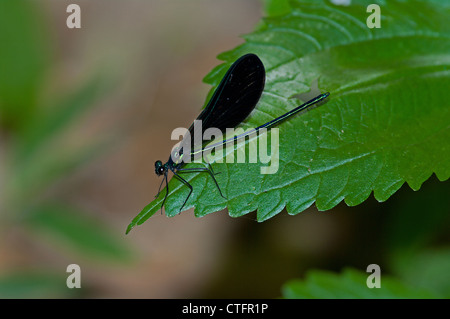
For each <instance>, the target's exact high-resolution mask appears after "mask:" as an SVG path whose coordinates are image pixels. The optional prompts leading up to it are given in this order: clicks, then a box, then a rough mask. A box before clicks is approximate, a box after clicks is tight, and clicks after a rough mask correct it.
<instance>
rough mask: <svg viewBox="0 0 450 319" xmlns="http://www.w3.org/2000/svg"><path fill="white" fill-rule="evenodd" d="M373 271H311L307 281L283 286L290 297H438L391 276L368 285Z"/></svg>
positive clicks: (297, 281)
mask: <svg viewBox="0 0 450 319" xmlns="http://www.w3.org/2000/svg"><path fill="white" fill-rule="evenodd" d="M369 276H370V273H364V272H362V271H359V270H354V269H345V270H344V271H343V272H342V274H334V273H331V272H326V271H319V270H313V271H310V272H309V273H308V274H307V275H306V278H305V279H304V280H291V281H289V282H287V283H286V284H285V285H284V286H283V288H282V291H283V297H284V298H288V299H379V298H389V299H393V298H401V299H405V298H436V297H437V296H436V295H434V294H433V293H431V292H428V291H426V290H423V289H417V288H414V287H412V286H408V285H405V284H403V283H402V282H401V281H399V280H397V279H394V278H391V277H389V276H384V275H382V276H381V281H380V282H381V287H380V288H369V287H367V284H366V281H367V278H368V277H369Z"/></svg>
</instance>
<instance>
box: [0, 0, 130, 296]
mask: <svg viewBox="0 0 450 319" xmlns="http://www.w3.org/2000/svg"><path fill="white" fill-rule="evenodd" d="M49 31H50V30H49V29H48V26H47V24H46V20H45V16H44V15H43V13H42V12H41V10H40V8H39V5H38V3H37V2H35V1H26V0H17V1H0V43H1V46H2V49H1V50H0V70H1V72H0V134H1V136H0V137H1V138H2V139H3V140H4V143H3V144H2V145H1V146H2V150H1V152H2V154H1V155H2V157H3V158H4V162H5V165H6V167H5V169H4V171H5V174H6V176H4V178H3V179H2V181H1V183H2V184H3V185H2V189H3V191H2V193H1V194H0V214H1V215H0V220H1V223H2V230H3V232H5V231H7V230H8V229H9V228H10V227H11V226H12V225H19V226H20V227H24V229H26V230H27V232H26V234H27V236H31V237H32V238H34V240H38V241H41V242H42V243H46V244H48V245H50V247H51V248H52V249H55V250H57V251H58V253H61V254H63V255H64V254H65V255H68V256H72V257H73V256H78V258H84V257H87V256H88V257H89V258H91V259H92V258H94V259H95V260H98V261H102V260H103V261H108V262H127V261H129V260H130V257H131V251H130V249H129V248H128V247H125V246H124V245H123V243H121V242H119V241H118V239H117V236H116V235H113V234H112V232H111V230H110V228H109V227H107V226H106V225H105V223H104V222H100V221H99V220H97V219H96V218H93V216H92V214H91V213H89V212H84V211H82V210H81V209H79V208H77V207H72V206H71V205H70V204H67V203H63V202H59V201H58V199H56V198H52V197H51V196H48V195H46V192H47V191H48V189H49V188H50V187H51V186H52V185H54V183H55V182H57V181H58V180H60V179H62V178H64V177H66V176H68V175H69V174H71V173H72V172H73V171H74V169H75V168H77V167H79V166H80V165H82V164H83V163H85V162H86V161H87V160H88V159H91V158H92V157H94V156H96V155H98V154H100V153H101V152H102V151H104V150H105V147H104V146H105V145H107V141H106V140H104V141H102V140H100V141H98V142H95V141H89V142H87V143H83V145H82V146H80V147H78V148H70V149H67V148H66V147H65V142H64V140H63V138H61V137H63V136H64V134H66V133H67V131H68V129H69V128H70V126H71V124H74V123H76V121H77V119H79V118H80V115H81V114H83V113H85V112H86V111H88V110H90V109H92V108H93V107H94V105H95V103H96V101H97V100H99V98H100V97H101V96H102V95H103V94H104V93H105V92H106V90H107V89H108V83H106V81H105V79H104V78H103V77H101V76H93V77H92V78H91V79H88V80H86V81H85V83H84V84H82V85H81V86H80V87H78V88H77V86H78V85H73V88H74V89H72V91H71V92H67V93H65V94H61V95H62V97H58V98H55V97H48V98H44V94H43V92H44V91H45V89H46V85H48V83H49V80H50V79H49V76H50V75H51V74H52V73H51V71H52V70H53V68H56V67H57V66H58V61H57V60H55V54H54V52H53V49H54V46H53V41H52V38H51V36H50V35H51V32H49ZM54 243H57V244H56V245H55V244H54ZM58 245H59V246H58ZM64 273H65V269H59V268H58V269H55V271H54V273H49V272H48V269H47V270H46V272H45V273H44V274H43V272H42V271H39V270H36V269H33V268H32V267H30V269H21V270H19V271H14V272H12V273H11V274H8V273H3V274H1V275H0V297H48V296H53V297H56V296H61V295H70V296H76V295H78V294H80V292H73V291H72V292H70V290H69V289H67V288H66V287H65V277H63V276H64Z"/></svg>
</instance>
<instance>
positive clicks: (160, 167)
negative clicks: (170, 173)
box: [155, 161, 166, 176]
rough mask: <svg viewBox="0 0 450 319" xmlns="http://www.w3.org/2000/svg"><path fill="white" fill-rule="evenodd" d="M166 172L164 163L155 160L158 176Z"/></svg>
mask: <svg viewBox="0 0 450 319" xmlns="http://www.w3.org/2000/svg"><path fill="white" fill-rule="evenodd" d="M165 172H166V167H165V166H164V165H163V163H162V162H161V161H156V162H155V173H156V175H158V176H161V175H163V174H164V173H165Z"/></svg>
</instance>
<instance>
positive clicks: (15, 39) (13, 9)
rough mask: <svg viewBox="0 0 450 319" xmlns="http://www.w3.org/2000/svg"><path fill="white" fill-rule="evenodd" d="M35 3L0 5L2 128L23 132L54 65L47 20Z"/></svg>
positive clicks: (17, 1)
mask: <svg viewBox="0 0 450 319" xmlns="http://www.w3.org/2000/svg"><path fill="white" fill-rule="evenodd" d="M38 9H39V6H38V4H36V3H33V1H25V0H16V1H0V43H1V45H2V49H1V50H0V70H1V71H0V125H1V126H6V127H7V128H11V129H13V130H22V129H24V128H25V127H26V125H27V124H28V122H29V121H30V119H32V118H33V115H34V114H35V113H36V106H37V97H38V92H39V90H40V88H41V82H42V80H43V78H44V76H45V71H46V69H47V67H48V65H49V61H50V50H49V48H50V43H49V39H48V36H47V35H48V30H46V26H45V20H44V19H43V17H41V15H40V13H39V10H38Z"/></svg>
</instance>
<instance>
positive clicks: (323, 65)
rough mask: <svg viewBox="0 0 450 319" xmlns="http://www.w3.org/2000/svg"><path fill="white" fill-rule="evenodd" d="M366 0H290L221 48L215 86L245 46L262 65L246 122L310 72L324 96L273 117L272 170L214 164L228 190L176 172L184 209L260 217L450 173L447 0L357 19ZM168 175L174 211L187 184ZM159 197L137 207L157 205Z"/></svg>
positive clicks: (276, 109)
mask: <svg viewBox="0 0 450 319" xmlns="http://www.w3.org/2000/svg"><path fill="white" fill-rule="evenodd" d="M375 2H376V1H375ZM369 3H370V2H368V1H352V5H350V6H335V5H333V4H331V3H330V2H329V1H291V2H290V5H291V7H292V11H291V12H290V13H289V14H287V15H283V16H280V17H270V18H267V19H265V20H264V22H265V26H264V27H263V28H260V29H258V31H256V32H254V33H251V34H248V35H246V36H244V38H245V40H246V42H245V43H244V44H243V45H241V46H239V47H237V48H235V49H234V50H232V51H229V52H225V53H222V54H221V55H220V56H219V58H220V59H222V60H225V61H226V62H225V63H224V64H223V65H220V66H218V67H216V68H215V69H213V71H212V72H211V73H210V74H209V75H208V76H206V77H205V81H206V82H207V83H210V84H212V85H213V86H217V85H218V83H219V82H220V80H221V77H222V76H223V74H224V73H225V71H226V69H227V68H228V67H229V66H230V65H231V63H232V62H234V61H235V60H236V59H237V58H239V57H240V56H242V55H243V54H245V53H249V52H252V53H256V54H257V55H258V56H260V58H261V59H262V61H263V63H264V65H265V68H266V71H267V76H266V87H265V91H264V93H263V96H262V98H261V100H260V102H259V104H258V105H257V108H256V110H255V111H254V112H253V113H252V114H251V116H250V117H249V119H248V120H247V121H246V122H245V123H244V124H243V125H244V126H246V127H248V126H252V127H256V126H259V125H261V124H264V123H266V122H268V121H270V120H271V119H274V118H276V117H277V116H280V115H282V114H284V113H285V112H287V111H288V110H290V109H292V108H293V107H295V106H296V105H299V104H300V103H301V102H300V101H298V100H297V99H295V98H292V97H294V96H297V95H299V94H302V93H305V92H307V91H309V90H310V89H309V88H310V87H311V84H312V83H313V82H314V81H315V80H318V87H319V89H320V90H321V91H322V92H324V91H329V92H330V93H331V96H330V97H329V99H328V102H327V103H326V104H325V105H322V106H320V107H317V108H315V109H312V110H310V111H309V112H307V113H306V114H303V115H298V116H295V117H294V118H291V119H289V120H288V121H286V122H284V123H282V124H280V125H279V126H278V128H279V130H280V142H279V143H280V148H279V161H280V162H279V170H278V172H277V173H276V174H272V175H262V174H261V173H260V166H262V164H235V163H227V164H213V168H214V171H215V172H221V173H222V174H221V175H219V176H218V178H217V180H218V183H219V185H220V186H221V189H222V191H223V192H224V193H225V194H226V196H227V200H224V199H223V198H221V196H220V194H219V192H218V191H217V189H216V187H215V185H214V183H213V182H212V181H211V179H210V178H208V176H205V175H206V174H204V173H199V174H191V176H189V177H188V176H187V174H185V176H186V179H187V180H188V182H189V183H190V184H191V185H192V186H193V189H194V192H193V194H192V196H191V197H190V199H189V201H188V202H187V204H186V206H185V207H184V208H185V209H188V208H191V207H195V215H196V216H204V215H206V214H209V213H212V212H215V211H218V210H221V209H224V208H226V207H228V211H229V214H230V216H241V215H243V214H246V213H248V212H250V211H252V210H257V212H258V213H257V218H258V221H264V220H266V219H268V218H270V217H272V216H274V215H276V214H278V213H279V212H280V211H282V210H283V208H284V207H286V209H287V212H288V213H289V214H292V215H294V214H298V213H300V212H301V211H303V210H305V209H306V208H308V207H309V206H310V205H312V204H313V203H315V205H316V207H317V208H318V209H319V210H322V211H323V210H329V209H331V208H333V207H334V206H336V205H337V204H339V203H340V202H341V201H345V203H347V204H348V205H350V206H354V205H358V204H360V203H362V202H363V201H365V200H366V199H367V198H368V197H369V196H370V194H371V193H372V192H373V194H374V197H375V198H376V199H377V200H378V201H385V200H387V199H388V198H389V197H390V196H391V195H392V194H394V193H395V192H396V191H397V190H398V189H399V188H400V187H401V186H402V185H403V184H404V183H405V182H406V183H408V184H409V186H410V187H411V188H412V189H413V190H418V189H419V188H420V187H421V185H422V183H423V182H424V181H425V180H427V179H428V178H429V177H430V176H431V175H432V174H433V173H434V174H435V175H436V176H437V178H438V179H439V180H441V181H444V180H446V179H448V178H449V177H450V161H448V158H450V144H449V143H448V141H449V140H450V126H449V124H448V123H450V105H449V103H450V102H449V101H450V99H449V94H448V87H450V71H449V70H450V54H449V52H450V24H448V16H449V15H450V9H449V6H448V1H443V2H442V5H441V2H439V3H438V2H432V3H430V2H427V1H412V2H404V1H389V2H381V1H380V2H378V3H380V5H381V10H382V22H381V24H382V27H381V28H380V29H376V28H375V29H369V28H368V27H367V25H366V19H367V16H368V14H367V12H366V6H367V4H369ZM430 17H433V18H432V19H430ZM241 150H242V149H241ZM245 151H246V153H248V148H245ZM187 167H195V166H194V164H189V165H187ZM169 186H170V187H169V188H170V193H169V195H168V199H167V202H166V205H165V208H166V214H167V215H168V216H174V215H176V214H178V213H179V209H180V207H181V205H182V202H183V201H184V199H185V198H186V196H187V192H188V189H187V187H185V186H183V185H182V184H181V183H180V182H179V181H178V180H177V179H175V178H172V180H171V181H170V183H169ZM162 198H163V197H162V196H160V197H159V198H157V199H156V200H155V201H154V204H152V205H149V206H147V208H149V207H153V208H152V209H150V210H146V211H143V212H141V213H140V214H139V219H140V220H145V219H146V218H147V217H146V216H150V215H152V214H154V213H155V212H156V210H158V209H159V206H160V205H161V203H162Z"/></svg>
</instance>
